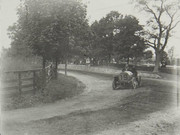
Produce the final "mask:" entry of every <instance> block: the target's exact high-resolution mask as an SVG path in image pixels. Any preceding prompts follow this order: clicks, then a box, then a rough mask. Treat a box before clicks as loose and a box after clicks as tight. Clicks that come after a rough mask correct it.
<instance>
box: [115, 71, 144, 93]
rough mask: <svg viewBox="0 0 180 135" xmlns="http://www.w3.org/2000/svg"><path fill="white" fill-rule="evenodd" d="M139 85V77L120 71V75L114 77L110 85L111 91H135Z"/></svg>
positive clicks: (129, 72)
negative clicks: (130, 89) (120, 89)
mask: <svg viewBox="0 0 180 135" xmlns="http://www.w3.org/2000/svg"><path fill="white" fill-rule="evenodd" d="M140 85H141V76H138V75H137V76H135V75H134V74H133V73H132V72H131V71H122V72H121V73H120V74H118V75H116V76H114V79H113V83H112V87H113V90H115V89H119V88H133V89H136V88H137V87H138V86H140Z"/></svg>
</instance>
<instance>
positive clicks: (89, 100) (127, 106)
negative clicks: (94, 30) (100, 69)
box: [3, 72, 176, 135]
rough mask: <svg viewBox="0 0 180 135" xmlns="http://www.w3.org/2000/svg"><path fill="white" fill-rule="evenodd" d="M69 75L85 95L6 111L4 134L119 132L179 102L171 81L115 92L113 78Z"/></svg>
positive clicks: (146, 81) (67, 134) (79, 74)
mask: <svg viewBox="0 0 180 135" xmlns="http://www.w3.org/2000/svg"><path fill="white" fill-rule="evenodd" d="M68 75H71V76H75V77H76V78H77V79H79V80H80V81H82V82H83V83H84V84H85V85H86V86H87V87H86V89H85V92H84V93H83V94H81V95H79V96H76V97H73V98H71V99H66V100H63V101H58V102H56V103H54V104H48V105H44V106H38V107H34V108H27V109H18V110H12V111H6V112H3V124H4V125H3V130H4V133H3V134H5V135H21V134H22V135H57V134H61V135H72V134H74V135H76V134H82V135H86V134H88V135H91V134H106V133H108V132H110V131H109V130H111V131H116V132H117V133H119V130H117V129H120V128H122V127H124V126H125V125H129V124H130V123H133V122H136V121H139V120H144V119H146V118H147V117H149V116H150V114H154V113H157V112H164V111H165V110H167V109H170V108H173V107H174V106H175V105H176V102H175V97H176V94H175V89H174V84H172V82H163V81H157V80H151V81H148V80H144V81H143V86H142V87H141V88H138V89H136V90H132V89H125V90H116V91H113V90H112V87H111V83H112V78H111V77H107V76H102V75H95V74H89V73H76V72H69V73H68ZM127 132H128V130H126V131H124V130H123V132H122V133H127ZM144 132H145V131H142V132H141V133H142V134H143V133H144ZM173 132H174V131H173ZM132 133H134V132H132ZM113 134H115V133H113Z"/></svg>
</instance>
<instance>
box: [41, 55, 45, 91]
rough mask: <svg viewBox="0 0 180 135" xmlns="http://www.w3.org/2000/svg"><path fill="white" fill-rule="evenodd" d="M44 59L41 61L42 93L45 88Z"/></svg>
mask: <svg viewBox="0 0 180 135" xmlns="http://www.w3.org/2000/svg"><path fill="white" fill-rule="evenodd" d="M45 68H46V58H45V57H43V61H42V89H41V92H42V93H43V92H44V88H45V86H46V69H45Z"/></svg>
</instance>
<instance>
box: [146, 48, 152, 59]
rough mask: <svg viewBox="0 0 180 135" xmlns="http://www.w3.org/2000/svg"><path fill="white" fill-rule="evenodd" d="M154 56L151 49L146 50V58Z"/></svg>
mask: <svg viewBox="0 0 180 135" xmlns="http://www.w3.org/2000/svg"><path fill="white" fill-rule="evenodd" d="M152 56H153V53H152V51H151V50H148V51H146V52H144V59H151V58H152Z"/></svg>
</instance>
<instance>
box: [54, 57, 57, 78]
mask: <svg viewBox="0 0 180 135" xmlns="http://www.w3.org/2000/svg"><path fill="white" fill-rule="evenodd" d="M57 70H58V58H56V60H55V70H54V72H55V73H54V78H55V79H57V77H58V73H57Z"/></svg>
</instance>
